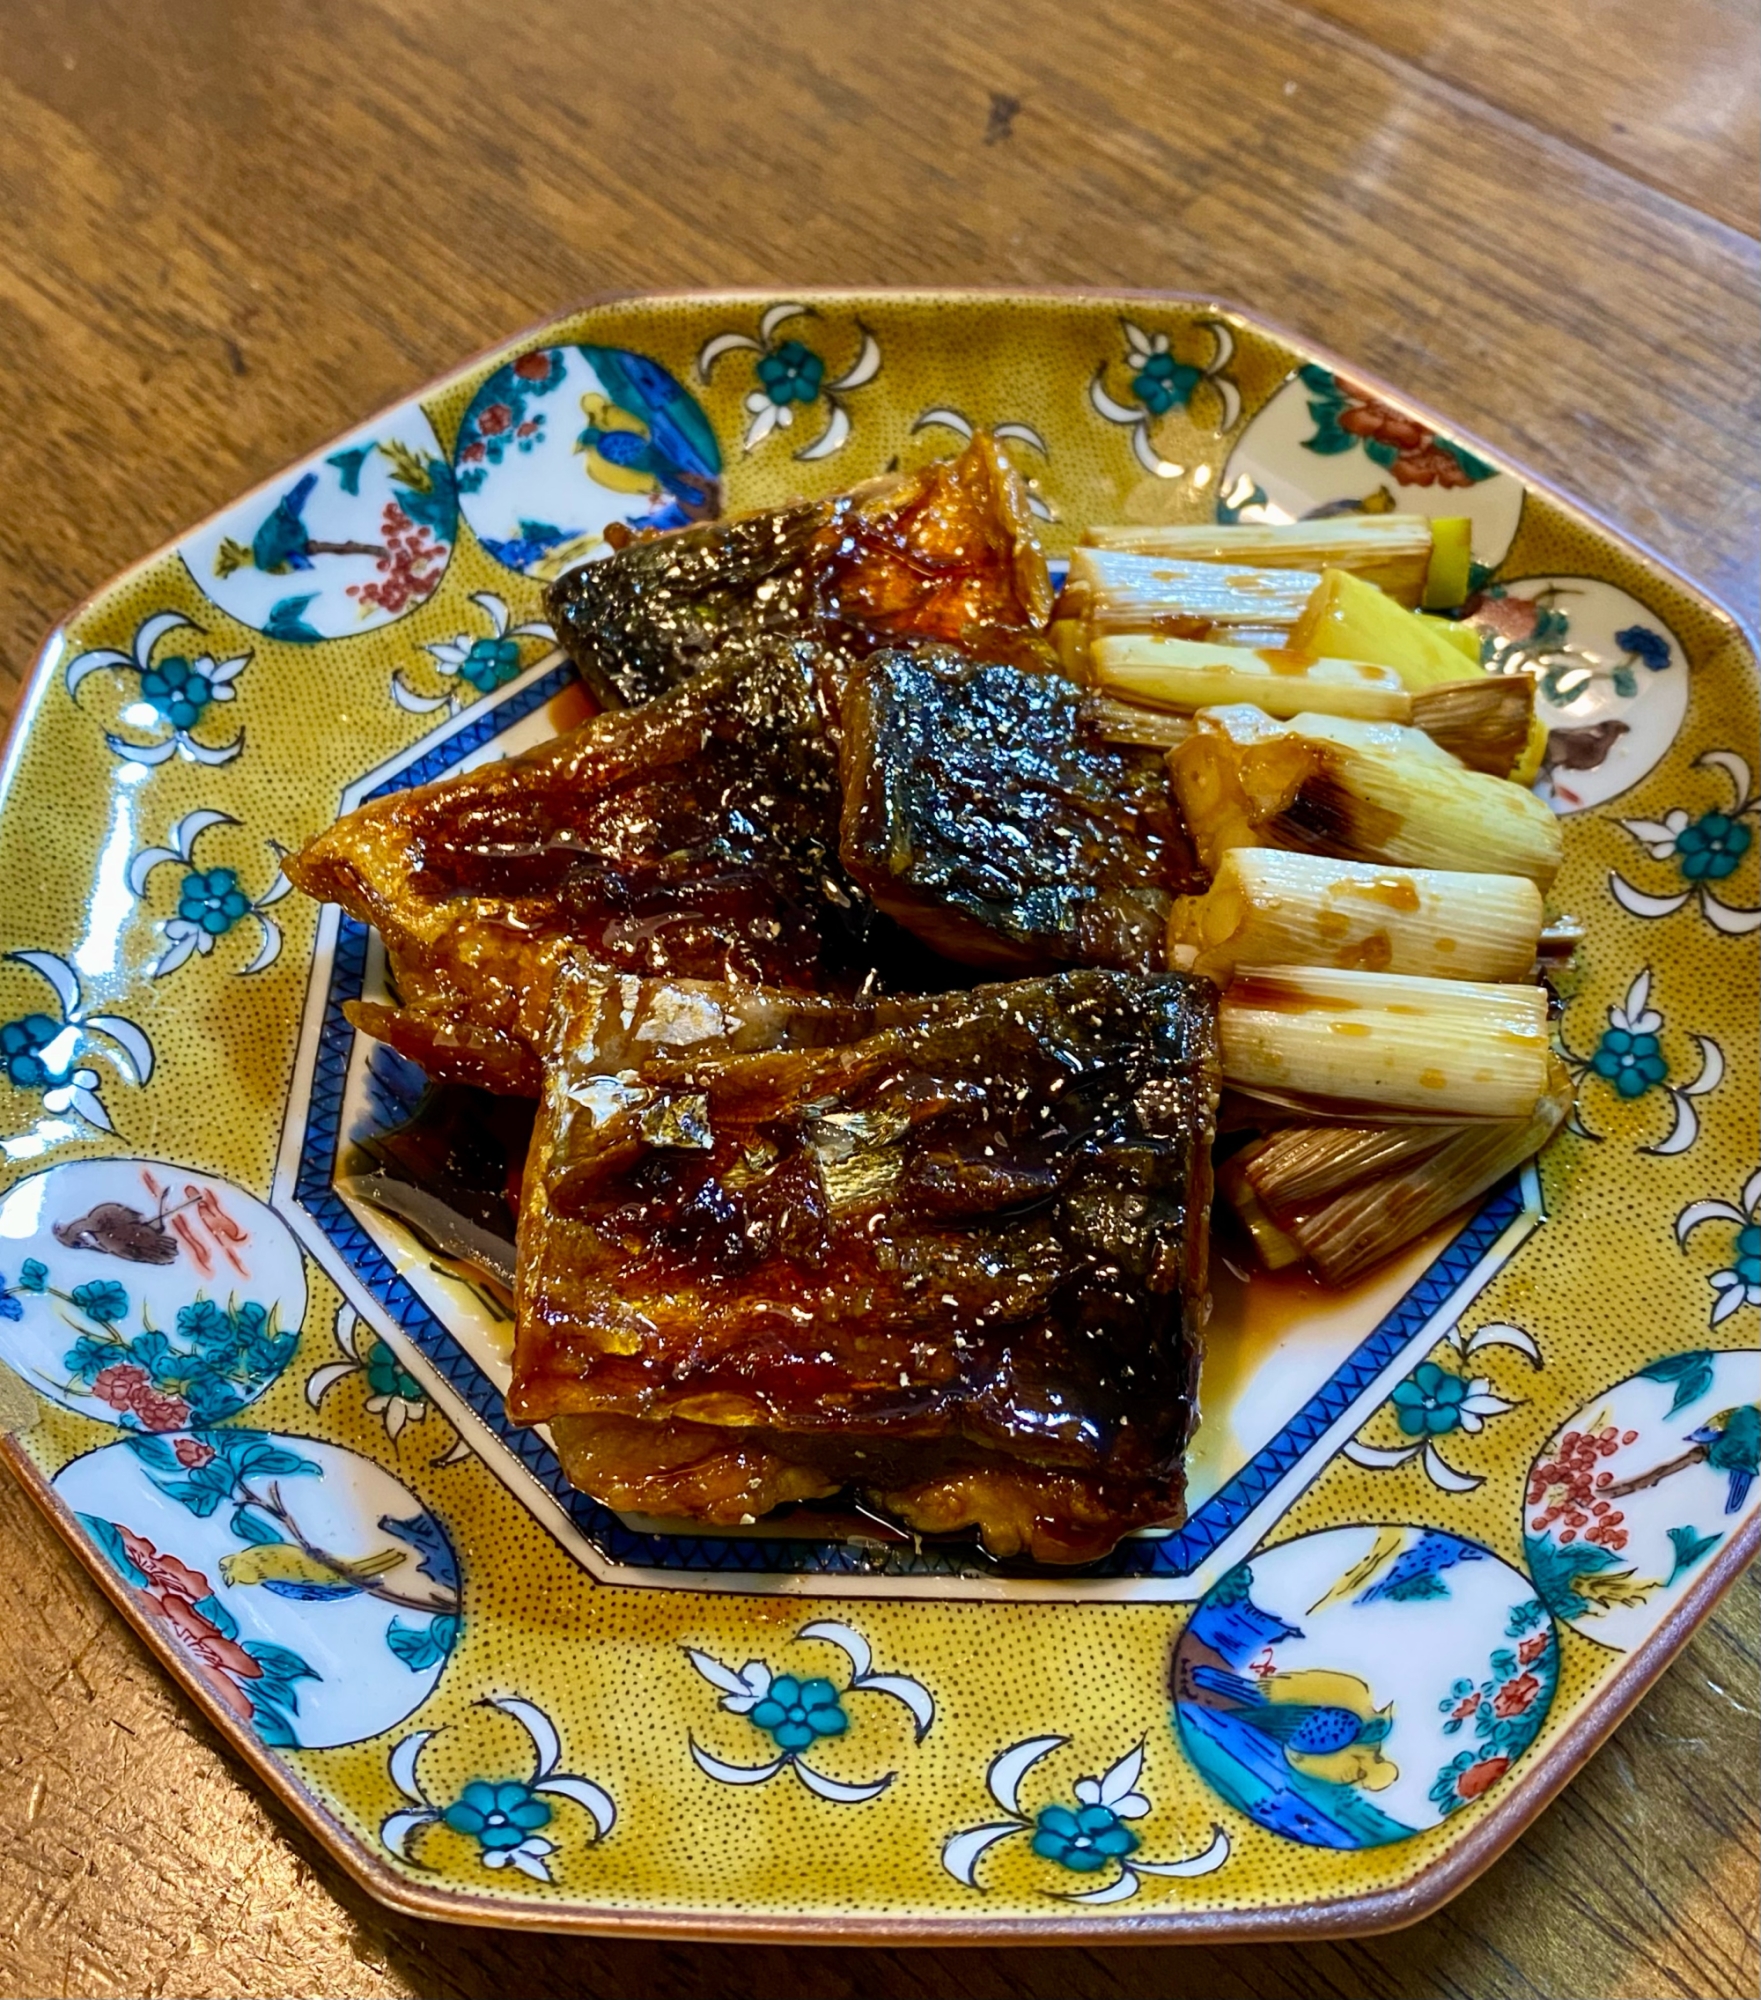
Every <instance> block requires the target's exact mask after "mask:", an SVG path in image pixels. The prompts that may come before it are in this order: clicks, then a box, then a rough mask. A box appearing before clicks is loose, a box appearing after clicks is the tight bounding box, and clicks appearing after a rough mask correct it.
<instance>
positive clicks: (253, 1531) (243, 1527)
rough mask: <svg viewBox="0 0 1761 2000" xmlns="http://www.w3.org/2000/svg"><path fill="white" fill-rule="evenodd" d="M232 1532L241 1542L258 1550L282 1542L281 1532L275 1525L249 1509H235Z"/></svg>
mask: <svg viewBox="0 0 1761 2000" xmlns="http://www.w3.org/2000/svg"><path fill="white" fill-rule="evenodd" d="M232 1532H233V1533H234V1534H235V1535H237V1537H238V1538H239V1540H240V1541H241V1542H249V1543H251V1544H252V1545H253V1546H254V1547H256V1548H266V1547H267V1546H268V1545H269V1544H270V1543H271V1542H279V1541H280V1540H281V1530H280V1529H279V1528H278V1527H276V1525H275V1523H274V1522H273V1521H269V1520H265V1519H264V1517H263V1516H262V1515H261V1514H259V1513H256V1512H255V1511H254V1510H253V1509H251V1508H249V1507H239V1508H235V1509H234V1511H233V1516H232Z"/></svg>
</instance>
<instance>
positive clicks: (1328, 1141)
mask: <svg viewBox="0 0 1761 2000" xmlns="http://www.w3.org/2000/svg"><path fill="white" fill-rule="evenodd" d="M1570 1109H1571V1078H1570V1076H1569V1075H1568V1073H1567V1072H1566V1069H1565V1066H1564V1064H1562V1063H1560V1062H1559V1061H1558V1060H1557V1059H1555V1060H1554V1061H1553V1062H1552V1063H1551V1064H1550V1066H1549V1071H1548V1078H1547V1087H1546V1090H1545V1092H1544V1093H1543V1095H1542V1097H1541V1100H1540V1102H1539V1103H1538V1104H1537V1105H1536V1106H1535V1108H1534V1110H1533V1111H1532V1112H1531V1113H1530V1115H1529V1116H1528V1117H1527V1118H1524V1119H1515V1120H1511V1121H1509V1122H1507V1123H1500V1124H1492V1125H1486V1124H1482V1125H1476V1126H1460V1127H1457V1128H1455V1129H1453V1130H1449V1129H1445V1131H1444V1132H1443V1133H1442V1135H1441V1138H1440V1140H1439V1137H1438V1135H1437V1133H1436V1132H1435V1131H1434V1130H1433V1132H1432V1133H1431V1134H1430V1135H1429V1140H1430V1143H1428V1144H1427V1145H1423V1146H1421V1145H1416V1144H1404V1142H1409V1141H1411V1140H1413V1138H1414V1136H1415V1134H1414V1131H1413V1128H1407V1129H1406V1131H1404V1132H1403V1133H1401V1134H1398V1135H1389V1134H1378V1133H1376V1132H1375V1131H1374V1130H1373V1129H1370V1128H1365V1129H1364V1130H1363V1131H1361V1132H1346V1131H1343V1130H1341V1129H1337V1128H1335V1129H1332V1130H1327V1131H1320V1132H1315V1133H1313V1134H1310V1135H1306V1138H1307V1139H1308V1141H1310V1143H1304V1141H1305V1135H1303V1134H1301V1133H1296V1132H1292V1133H1279V1134H1275V1135H1274V1136H1273V1137H1272V1138H1271V1139H1269V1140H1266V1141H1263V1142H1262V1143H1261V1144H1260V1145H1258V1146H1256V1147H1252V1148H1250V1149H1248V1150H1247V1151H1246V1152H1244V1153H1242V1154H1239V1155H1237V1158H1238V1159H1240V1160H1241V1161H1242V1167H1241V1171H1240V1177H1239V1178H1240V1180H1241V1182H1242V1184H1243V1185H1244V1187H1245V1189H1246V1191H1247V1194H1248V1198H1249V1200H1250V1201H1251V1203H1252V1204H1253V1206H1254V1208H1255V1210H1256V1211H1257V1214H1258V1216H1259V1218H1260V1223H1259V1227H1257V1228H1256V1227H1255V1226H1254V1224H1253V1223H1252V1222H1249V1223H1248V1233H1249V1234H1250V1236H1251V1237H1252V1238H1253V1242H1254V1247H1255V1249H1256V1251H1259V1252H1260V1253H1261V1255H1262V1256H1263V1255H1265V1250H1264V1249H1262V1245H1266V1246H1269V1247H1270V1249H1271V1251H1272V1254H1273V1255H1275V1256H1276V1257H1277V1258H1278V1259H1279V1262H1278V1263H1271V1262H1270V1261H1269V1260H1268V1268H1269V1269H1273V1270H1276V1269H1279V1268H1281V1266H1282V1265H1283V1264H1287V1263H1288V1262H1289V1261H1290V1258H1289V1246H1290V1245H1291V1244H1292V1243H1294V1244H1295V1245H1296V1247H1297V1249H1298V1250H1299V1252H1300V1253H1301V1255H1302V1256H1303V1257H1304V1258H1305V1259H1306V1260H1307V1261H1308V1262H1309V1263H1310V1264H1311V1265H1313V1267H1314V1269H1315V1270H1316V1272H1317V1273H1318V1274H1319V1275H1320V1276H1321V1277H1322V1278H1323V1279H1325V1280H1326V1282H1327V1283H1328V1284H1330V1285H1347V1284H1350V1283H1352V1282H1353V1281H1354V1280H1355V1279H1357V1278H1360V1277H1362V1276H1363V1275H1364V1273H1365V1272H1366V1271H1368V1270H1370V1269H1372V1268H1373V1267H1374V1266H1375V1265H1377V1264H1379V1263H1381V1262H1382V1261H1383V1260H1384V1259H1386V1258H1388V1257H1391V1256H1393V1255H1394V1253H1395V1252H1396V1251H1397V1250H1401V1249H1404V1248H1405V1247H1406V1245H1408V1244H1409V1243H1412V1242H1414V1241H1416V1240H1417V1239H1418V1238H1419V1237H1421V1236H1423V1235H1424V1234H1425V1233H1426V1231H1427V1230H1430V1229H1434V1228H1435V1227H1436V1226H1437V1224H1438V1223H1440V1222H1443V1221H1446V1220H1447V1219H1448V1218H1449V1217H1450V1216H1451V1215H1453V1214H1455V1212H1456V1211H1457V1210H1458V1209H1461V1208H1465V1207H1466V1206H1467V1204H1468V1203H1469V1202H1471V1201H1476V1200H1478V1198H1479V1197H1480V1196H1481V1195H1483V1194H1484V1193H1485V1192H1486V1191H1487V1189H1488V1188H1491V1187H1495V1186H1496V1185H1497V1183H1498V1182H1499V1181H1501V1180H1503V1179H1504V1177H1505V1175H1506V1174H1510V1173H1514V1172H1515V1171H1516V1169H1517V1168H1518V1167H1520V1166H1522V1165H1523V1164H1524V1163H1525V1162H1526V1161H1528V1160H1530V1159H1532V1158H1533V1157H1534V1156H1535V1154H1537V1153H1538V1152H1540V1150H1541V1148H1542V1147H1543V1146H1545V1145H1546V1144H1547V1142H1548V1141H1549V1140H1550V1139H1551V1138H1552V1137H1553V1135H1554V1134H1555V1133H1556V1132H1557V1131H1558V1130H1559V1128H1560V1126H1561V1125H1563V1124H1564V1123H1565V1119H1566V1115H1567V1113H1568V1112H1569V1111H1570ZM1391 1137H1392V1138H1394V1139H1395V1141H1396V1143H1395V1144H1394V1145H1393V1146H1386V1145H1383V1150H1382V1155H1381V1164H1380V1166H1379V1167H1375V1168H1372V1169H1371V1170H1370V1171H1368V1172H1367V1173H1358V1174H1354V1175H1352V1176H1350V1177H1349V1178H1346V1179H1341V1178H1339V1177H1338V1174H1337V1171H1336V1169H1337V1166H1338V1165H1339V1164H1342V1163H1344V1162H1346V1161H1348V1160H1352V1159H1356V1160H1357V1161H1359V1162H1360V1163H1361V1162H1363V1161H1366V1160H1368V1159H1369V1158H1370V1157H1371V1156H1372V1154H1373V1153H1375V1151H1376V1149H1377V1147H1378V1145H1380V1144H1382V1142H1385V1141H1387V1140H1388V1139H1389V1138H1391ZM1353 1141H1355V1142H1356V1144H1355V1145H1354V1144H1353V1143H1352V1142H1353ZM1403 1144H1404V1150H1403ZM1318 1164H1319V1166H1320V1171H1319V1173H1318V1174H1317V1171H1316V1170H1317V1165H1318ZM1330 1169H1332V1170H1333V1171H1332V1179H1333V1183H1334V1189H1336V1191H1333V1189H1328V1188H1326V1187H1322V1186H1318V1182H1323V1181H1325V1180H1326V1179H1327V1178H1328V1177H1329V1170H1330ZM1220 1185H1222V1186H1223V1187H1224V1191H1225V1193H1230V1191H1231V1190H1230V1185H1229V1181H1228V1177H1227V1175H1225V1176H1222V1177H1220ZM1243 1219H1244V1221H1245V1220H1246V1217H1245V1216H1244V1218H1243Z"/></svg>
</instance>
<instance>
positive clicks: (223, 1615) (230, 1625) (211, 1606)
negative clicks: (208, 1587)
mask: <svg viewBox="0 0 1761 2000" xmlns="http://www.w3.org/2000/svg"><path fill="white" fill-rule="evenodd" d="M195 1608H196V1615H197V1616H198V1617H201V1618H206V1619H207V1621H208V1623H209V1624H210V1625H212V1626H213V1627H214V1629H215V1631H216V1632H218V1633H220V1635H221V1636H222V1637H223V1638H227V1639H236V1638H237V1637H238V1620H237V1619H236V1618H235V1617H234V1616H233V1615H232V1613H231V1612H230V1611H228V1610H227V1608H226V1606H225V1605H224V1604H222V1603H221V1601H220V1600H219V1598H218V1597H216V1596H215V1595H214V1594H213V1592H212V1591H210V1592H209V1593H208V1595H207V1596H206V1597H204V1598H203V1599H202V1601H201V1603H200V1604H198V1605H197V1606H196V1607H195Z"/></svg>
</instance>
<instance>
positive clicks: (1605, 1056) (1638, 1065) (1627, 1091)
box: [1590, 1017, 1669, 1097]
mask: <svg viewBox="0 0 1761 2000" xmlns="http://www.w3.org/2000/svg"><path fill="white" fill-rule="evenodd" d="M1653 1018H1655V1017H1653ZM1659 1047H1660V1045H1659V1043H1658V1040H1657V1037H1656V1036H1655V1035H1635V1034H1630V1033H1628V1031H1627V1030H1626V1029H1625V1028H1610V1029H1609V1030H1608V1031H1607V1033H1606V1034H1605V1035H1604V1036H1603V1037H1602V1039H1601V1041H1600V1042H1598V1043H1597V1044H1596V1053H1595V1054H1594V1055H1593V1056H1592V1057H1591V1058H1590V1067H1591V1068H1592V1069H1593V1070H1594V1071H1595V1072H1596V1074H1597V1075H1598V1076H1599V1077H1602V1078H1604V1079H1605V1080H1606V1081H1607V1082H1609V1083H1612V1084H1613V1085H1614V1087H1615V1089H1616V1090H1617V1091H1619V1092H1620V1094H1621V1096H1622V1097H1643V1096H1644V1094H1645V1092H1646V1091H1648V1090H1649V1089H1650V1088H1651V1087H1652V1085H1653V1084H1658V1083H1661V1082H1662V1081H1663V1079H1664V1078H1665V1077H1666V1076H1667V1075H1668V1074H1669V1064H1668V1063H1667V1062H1666V1061H1665V1060H1664V1058H1663V1056H1662V1055H1661V1053H1660V1052H1659Z"/></svg>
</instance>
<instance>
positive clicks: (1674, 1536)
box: [1664, 1527, 1724, 1588]
mask: <svg viewBox="0 0 1761 2000" xmlns="http://www.w3.org/2000/svg"><path fill="white" fill-rule="evenodd" d="M1669 1540H1670V1545H1671V1546H1672V1547H1673V1548H1674V1550H1675V1567H1674V1568H1673V1569H1672V1570H1671V1571H1670V1572H1669V1575H1668V1576H1667V1577H1666V1578H1665V1579H1664V1585H1665V1588H1667V1587H1668V1586H1669V1585H1670V1584H1672V1583H1674V1581H1675V1580H1676V1578H1677V1577H1678V1576H1683V1575H1685V1574H1686V1573H1687V1572H1688V1571H1689V1570H1691V1569H1692V1568H1693V1566H1694V1565H1695V1563H1697V1562H1698V1561H1699V1560H1700V1558H1701V1557H1702V1556H1703V1555H1705V1554H1706V1553H1707V1551H1708V1550H1709V1549H1712V1548H1714V1547H1716V1546H1717V1544H1718V1543H1720V1542H1722V1541H1723V1540H1724V1535H1723V1533H1722V1532H1714V1533H1712V1534H1710V1535H1703V1534H1701V1533H1700V1531H1699V1530H1698V1529H1697V1528H1693V1527H1687V1528H1671V1529H1670V1531H1669Z"/></svg>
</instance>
